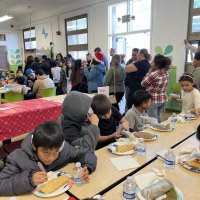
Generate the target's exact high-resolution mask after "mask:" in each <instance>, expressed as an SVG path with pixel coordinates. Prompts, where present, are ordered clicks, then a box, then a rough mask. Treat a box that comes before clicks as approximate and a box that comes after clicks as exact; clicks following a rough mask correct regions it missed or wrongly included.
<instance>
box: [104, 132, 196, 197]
mask: <svg viewBox="0 0 200 200" xmlns="http://www.w3.org/2000/svg"><path fill="white" fill-rule="evenodd" d="M187 146H195V147H196V148H198V147H199V142H198V141H197V140H196V138H195V136H192V137H190V138H189V139H187V140H186V141H184V142H183V143H181V144H180V145H178V146H177V147H175V148H174V152H175V153H176V154H179V152H180V149H181V148H182V147H187ZM152 168H157V169H164V163H163V161H161V160H159V159H156V161H153V162H152V163H151V164H149V165H148V166H146V167H144V168H143V169H142V170H140V171H139V172H137V173H136V174H135V175H139V174H143V173H147V172H151V171H152ZM166 178H167V179H169V180H170V181H171V182H172V183H173V184H174V185H175V186H177V187H178V188H179V189H180V190H181V191H182V193H183V197H184V199H185V200H192V199H193V200H197V199H200V192H199V186H200V174H198V173H194V172H191V171H189V170H187V169H185V168H183V167H182V166H180V165H179V164H177V165H176V167H175V169H173V170H166ZM123 183H124V182H122V183H120V184H119V185H117V186H116V187H114V188H113V189H111V190H110V191H108V192H107V193H105V194H104V195H103V196H104V199H105V200H110V199H113V197H115V200H121V195H122V190H123Z"/></svg>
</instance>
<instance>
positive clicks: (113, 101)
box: [109, 68, 117, 104]
mask: <svg viewBox="0 0 200 200" xmlns="http://www.w3.org/2000/svg"><path fill="white" fill-rule="evenodd" d="M109 100H110V103H111V104H116V103H117V99H116V89H115V68H114V94H112V95H109Z"/></svg>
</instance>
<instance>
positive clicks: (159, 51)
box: [155, 46, 163, 55]
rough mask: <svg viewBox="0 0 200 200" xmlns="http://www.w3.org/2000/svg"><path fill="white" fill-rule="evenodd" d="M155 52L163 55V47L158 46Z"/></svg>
mask: <svg viewBox="0 0 200 200" xmlns="http://www.w3.org/2000/svg"><path fill="white" fill-rule="evenodd" d="M155 52H156V53H157V54H161V55H163V50H162V47H161V46H156V47H155Z"/></svg>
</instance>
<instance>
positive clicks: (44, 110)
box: [0, 99, 62, 141]
mask: <svg viewBox="0 0 200 200" xmlns="http://www.w3.org/2000/svg"><path fill="white" fill-rule="evenodd" d="M61 110H62V104H61V103H57V102H53V101H47V100H43V99H34V100H28V101H21V102H16V103H7V104H1V105H0V141H3V140H6V139H10V138H13V137H16V136H19V135H22V134H24V133H28V132H30V131H32V130H33V129H34V128H35V127H36V126H37V125H38V124H40V123H43V122H45V121H50V120H51V121H56V120H57V119H58V117H59V115H60V114H61Z"/></svg>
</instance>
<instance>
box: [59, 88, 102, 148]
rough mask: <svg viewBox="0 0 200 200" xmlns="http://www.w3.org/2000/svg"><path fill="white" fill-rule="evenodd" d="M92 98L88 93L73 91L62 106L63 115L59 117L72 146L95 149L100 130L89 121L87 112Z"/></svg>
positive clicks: (66, 138)
mask: <svg viewBox="0 0 200 200" xmlns="http://www.w3.org/2000/svg"><path fill="white" fill-rule="evenodd" d="M91 101H92V99H91V98H90V97H88V96H87V95H85V94H83V93H80V92H77V91H72V92H70V93H69V94H68V95H67V96H66V98H65V100H64V102H63V106H62V115H61V116H60V118H59V122H60V123H61V126H62V129H63V133H64V135H65V140H67V141H68V142H69V143H70V144H71V145H72V146H82V147H86V148H87V147H89V148H90V149H92V150H95V148H96V145H97V142H98V139H99V134H100V130H99V128H98V127H97V126H95V125H92V124H90V123H89V122H87V114H88V110H89V108H90V105H91Z"/></svg>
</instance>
